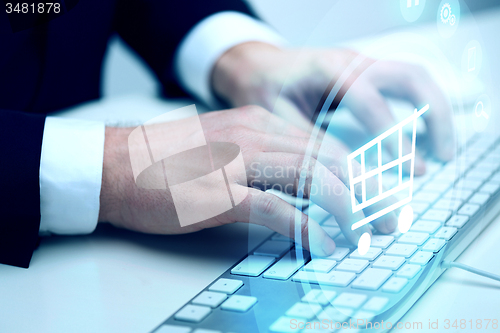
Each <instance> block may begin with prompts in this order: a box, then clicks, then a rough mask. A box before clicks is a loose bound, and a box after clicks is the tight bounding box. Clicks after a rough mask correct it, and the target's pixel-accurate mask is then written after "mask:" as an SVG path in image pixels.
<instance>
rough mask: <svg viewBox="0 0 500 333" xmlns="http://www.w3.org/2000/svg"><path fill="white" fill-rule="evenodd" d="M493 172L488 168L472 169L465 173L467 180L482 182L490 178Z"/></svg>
mask: <svg viewBox="0 0 500 333" xmlns="http://www.w3.org/2000/svg"><path fill="white" fill-rule="evenodd" d="M493 171H494V170H491V169H489V168H482V169H476V168H473V169H472V170H471V171H469V172H467V178H469V179H476V180H480V181H482V182H484V181H485V180H486V179H488V178H490V176H491V174H492V173H493Z"/></svg>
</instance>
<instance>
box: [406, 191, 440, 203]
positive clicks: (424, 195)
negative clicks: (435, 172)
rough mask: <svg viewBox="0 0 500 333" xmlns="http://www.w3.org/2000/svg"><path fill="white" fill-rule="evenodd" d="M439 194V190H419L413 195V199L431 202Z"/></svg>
mask: <svg viewBox="0 0 500 333" xmlns="http://www.w3.org/2000/svg"><path fill="white" fill-rule="evenodd" d="M440 195H441V193H440V192H431V191H419V192H418V193H417V194H415V195H414V196H413V201H415V202H425V203H429V204H432V203H434V202H435V201H436V200H437V199H438V198H439V196H440Z"/></svg>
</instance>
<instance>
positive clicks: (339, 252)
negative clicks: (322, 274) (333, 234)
mask: <svg viewBox="0 0 500 333" xmlns="http://www.w3.org/2000/svg"><path fill="white" fill-rule="evenodd" d="M335 242H336V240H335ZM349 252H350V250H349V249H348V248H346V247H337V248H335V251H333V253H332V254H331V255H330V256H328V257H325V259H330V260H335V261H341V260H342V259H344V258H345V256H346V255H347V254H348V253H349Z"/></svg>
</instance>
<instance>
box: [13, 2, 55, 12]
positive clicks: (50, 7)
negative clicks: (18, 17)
mask: <svg viewBox="0 0 500 333" xmlns="http://www.w3.org/2000/svg"><path fill="white" fill-rule="evenodd" d="M5 10H6V12H7V14H11V13H24V14H27V13H31V14H35V13H38V14H44V13H45V14H50V13H56V14H57V13H60V12H61V4H60V3H57V2H45V3H44V2H40V3H27V2H24V3H10V2H8V3H6V4H5Z"/></svg>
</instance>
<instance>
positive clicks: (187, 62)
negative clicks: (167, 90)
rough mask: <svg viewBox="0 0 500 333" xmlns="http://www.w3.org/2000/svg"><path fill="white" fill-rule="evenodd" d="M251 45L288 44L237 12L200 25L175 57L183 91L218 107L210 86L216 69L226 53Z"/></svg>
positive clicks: (212, 18) (212, 16)
mask: <svg viewBox="0 0 500 333" xmlns="http://www.w3.org/2000/svg"><path fill="white" fill-rule="evenodd" d="M250 41H259V42H266V43H270V44H275V45H283V44H286V42H285V40H284V39H283V38H282V37H281V36H280V35H279V34H278V33H277V32H275V31H274V30H272V29H271V28H270V27H269V26H267V25H266V24H264V23H262V22H260V21H257V20H255V19H253V18H252V17H250V16H248V15H245V14H241V13H238V12H232V11H226V12H220V13H217V14H213V15H211V16H209V17H207V18H205V19H203V20H202V21H200V22H199V23H198V24H196V25H195V26H194V27H193V28H192V29H191V30H190V32H189V33H188V34H187V35H186V37H184V39H183V41H182V42H181V44H180V46H179V47H178V49H177V52H176V55H175V60H174V61H175V68H176V72H177V76H178V78H179V80H180V83H181V85H182V86H183V88H184V89H186V90H187V91H189V92H190V93H191V94H193V95H194V96H196V97H197V98H198V99H200V100H201V101H203V102H204V103H206V104H207V105H208V106H211V107H214V106H216V105H217V100H216V98H215V97H214V96H213V94H212V89H211V84H210V83H211V82H210V77H211V74H212V68H213V66H214V65H215V63H216V61H217V60H218V59H219V58H220V56H222V54H224V52H226V51H227V50H229V49H230V48H232V47H233V46H236V45H238V44H241V43H244V42H250Z"/></svg>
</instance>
